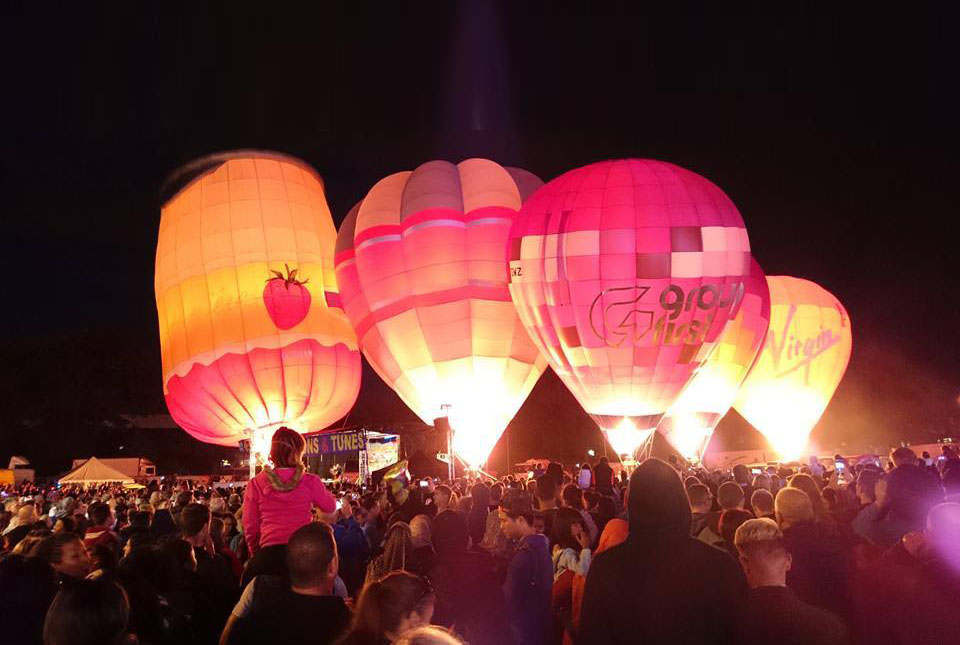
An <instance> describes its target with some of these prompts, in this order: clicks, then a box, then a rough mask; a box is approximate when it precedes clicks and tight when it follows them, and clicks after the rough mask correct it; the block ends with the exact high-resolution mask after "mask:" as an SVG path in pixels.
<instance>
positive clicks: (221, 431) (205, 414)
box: [155, 152, 360, 454]
mask: <svg viewBox="0 0 960 645" xmlns="http://www.w3.org/2000/svg"><path fill="white" fill-rule="evenodd" d="M176 178H177V186H178V190H177V192H176V193H175V194H173V195H172V196H171V197H170V198H169V199H168V200H167V201H166V203H165V204H164V205H163V208H162V214H161V219H160V234H159V239H158V242H157V258H156V275H155V292H156V300H157V313H158V316H159V319H160V349H161V353H162V357H163V391H164V396H165V398H166V403H167V408H168V409H169V410H170V414H171V416H173V419H174V420H175V421H176V422H177V424H178V425H180V426H181V427H182V428H183V429H185V430H186V431H187V432H189V433H190V434H191V435H193V436H194V437H196V438H197V439H200V440H202V441H207V442H210V443H217V444H221V445H234V446H235V445H237V441H238V440H240V439H243V438H245V437H247V438H250V439H251V440H252V442H253V451H254V453H257V454H263V453H265V452H266V450H267V449H268V448H269V441H270V436H271V435H272V432H273V430H275V429H276V428H278V427H280V426H289V427H290V428H293V429H295V430H298V431H307V430H314V429H318V428H323V427H325V426H327V425H329V424H330V423H332V422H333V421H336V420H337V419H339V418H340V417H342V416H344V415H345V414H346V413H347V411H348V410H349V409H350V407H351V406H352V405H353V403H354V401H355V399H356V397H357V393H358V391H359V388H360V354H359V351H358V348H357V344H356V337H355V335H354V333H353V330H352V329H351V328H350V324H349V322H348V320H347V317H346V315H345V314H344V312H343V309H342V308H341V306H340V304H339V293H338V290H337V285H336V278H335V275H334V268H333V253H334V243H335V238H336V231H335V228H334V225H333V220H332V219H331V217H330V211H329V209H328V207H327V203H326V199H325V197H324V190H323V184H322V182H321V180H320V178H319V176H317V174H316V172H315V171H314V170H313V169H312V168H310V167H309V166H307V165H306V164H304V163H303V162H301V161H299V160H296V159H292V158H290V157H286V156H283V155H279V154H275V153H265V152H239V153H228V154H223V155H215V156H213V157H208V158H205V159H201V160H199V161H198V162H195V163H193V164H190V165H189V166H187V167H185V168H184V169H182V170H181V171H180V172H179V173H178V175H177V176H176Z"/></svg>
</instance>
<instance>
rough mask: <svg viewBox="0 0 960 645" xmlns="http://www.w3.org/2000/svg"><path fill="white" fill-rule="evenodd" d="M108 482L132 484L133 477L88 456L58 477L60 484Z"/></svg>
mask: <svg viewBox="0 0 960 645" xmlns="http://www.w3.org/2000/svg"><path fill="white" fill-rule="evenodd" d="M108 482H121V483H130V484H132V483H133V478H132V477H130V476H129V475H125V474H124V473H122V472H120V471H119V470H116V469H115V468H111V467H110V466H108V465H106V464H105V463H103V462H102V461H100V460H99V459H97V458H96V457H90V459H87V460H86V461H85V462H83V463H82V464H80V466H78V467H77V468H74V469H73V470H72V471H70V472H69V473H67V474H66V475H64V476H63V477H61V478H60V483H61V484H104V483H108Z"/></svg>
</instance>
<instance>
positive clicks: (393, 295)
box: [336, 159, 546, 466]
mask: <svg viewBox="0 0 960 645" xmlns="http://www.w3.org/2000/svg"><path fill="white" fill-rule="evenodd" d="M541 183H542V182H540V180H539V179H537V178H536V177H534V176H533V175H532V174H530V173H528V172H526V171H522V170H517V169H512V168H504V167H502V166H499V165H498V164H496V163H494V162H492V161H488V160H485V159H468V160H466V161H463V162H461V163H459V164H452V163H449V162H446V161H431V162H428V163H425V164H423V165H422V166H420V167H419V168H417V169H416V170H414V171H412V172H401V173H397V174H394V175H390V176H389V177H386V178H385V179H383V180H381V181H380V182H378V183H377V184H376V185H375V186H374V187H373V188H371V189H370V191H369V193H367V196H366V197H365V198H364V199H363V201H361V202H360V203H359V204H358V205H357V206H356V207H354V209H353V210H351V212H350V214H349V215H348V216H347V218H346V219H345V220H344V222H343V224H342V225H341V227H340V233H339V237H338V240H337V255H336V267H337V276H338V279H339V283H340V286H341V288H342V292H343V298H344V307H345V309H346V312H347V315H348V316H349V318H350V321H351V323H352V324H353V326H354V328H355V329H356V332H357V337H358V339H359V343H360V348H361V350H362V351H363V353H364V356H366V357H367V360H368V361H369V362H370V364H371V366H372V367H373V369H374V370H375V371H376V372H377V373H378V374H379V375H380V376H381V377H382V378H383V379H384V381H386V382H387V383H388V384H389V385H390V386H391V387H392V388H393V389H394V390H395V391H396V392H397V394H398V395H399V396H400V398H401V399H403V401H404V402H405V403H406V404H407V405H408V406H409V407H410V408H411V409H412V410H413V411H414V412H415V413H416V414H417V415H418V416H419V417H420V418H421V419H423V420H424V422H426V423H432V422H433V420H434V419H436V418H439V417H444V416H448V417H449V419H450V425H451V427H452V429H453V431H454V450H455V452H457V454H459V455H460V456H461V457H463V458H464V459H465V460H467V462H468V463H470V464H471V465H474V466H479V465H481V464H482V463H483V462H484V461H485V460H486V457H487V455H488V454H489V452H490V450H491V449H492V448H493V446H494V445H495V444H496V442H497V439H498V438H499V437H500V434H501V433H502V432H503V430H504V428H505V427H506V426H507V423H509V421H510V419H512V418H513V416H514V414H516V412H517V410H518V409H519V407H520V405H521V404H522V403H523V401H524V400H525V399H526V397H527V395H528V394H529V392H530V390H531V389H532V388H533V385H534V384H535V383H536V381H537V379H538V378H539V377H540V374H541V373H542V372H543V370H544V369H545V367H546V362H545V361H544V360H543V358H541V357H540V354H539V352H538V351H537V348H536V346H535V345H534V344H533V343H532V342H531V341H530V338H529V337H528V336H527V333H526V331H524V329H523V326H522V325H521V324H520V321H519V320H518V318H517V314H516V311H515V310H514V307H513V303H512V302H511V300H510V294H509V292H508V290H507V234H508V232H509V230H510V226H511V225H512V224H513V220H514V218H515V217H516V212H517V209H519V208H520V205H521V203H522V201H523V199H524V198H525V197H526V196H527V195H528V194H529V193H530V192H531V191H532V190H533V189H535V188H536V187H537V186H539V185H540V184H541Z"/></svg>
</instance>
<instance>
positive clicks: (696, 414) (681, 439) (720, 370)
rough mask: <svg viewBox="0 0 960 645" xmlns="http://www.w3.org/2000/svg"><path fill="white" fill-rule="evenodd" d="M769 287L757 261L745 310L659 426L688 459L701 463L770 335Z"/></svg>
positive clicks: (753, 263) (748, 279) (748, 283)
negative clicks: (717, 428)
mask: <svg viewBox="0 0 960 645" xmlns="http://www.w3.org/2000/svg"><path fill="white" fill-rule="evenodd" d="M769 324H770V291H769V289H768V288H767V280H766V276H764V274H763V269H761V268H760V265H759V264H758V263H757V261H756V260H755V259H751V260H750V274H749V275H748V276H747V277H746V278H745V279H744V293H743V302H742V303H741V304H740V311H738V312H737V315H736V316H735V317H734V318H733V319H732V320H731V321H730V322H728V323H727V326H726V327H725V328H724V330H723V333H721V334H720V338H719V339H718V341H717V344H716V347H714V349H713V352H712V353H711V354H710V356H709V358H707V360H706V362H704V363H703V365H701V366H700V369H698V370H697V372H696V374H694V376H693V378H691V379H690V382H689V383H687V387H685V388H684V389H683V392H681V393H680V396H679V397H677V400H676V401H674V403H673V405H672V406H671V407H670V411H669V412H668V413H667V415H666V416H665V417H664V418H663V420H662V421H661V422H660V426H659V427H658V430H660V431H661V432H662V433H663V435H664V436H665V437H666V439H667V441H669V442H670V444H671V445H672V446H673V447H674V448H676V449H677V450H678V451H679V452H680V454H682V455H683V456H684V457H686V458H687V459H691V460H694V461H700V460H701V459H702V458H703V452H704V450H705V449H706V447H707V443H708V442H709V441H710V437H711V436H713V431H714V429H715V428H716V427H717V424H718V423H720V419H722V418H723V416H724V415H725V414H726V413H727V411H728V410H730V407H731V406H732V405H733V402H734V401H735V400H736V398H737V392H738V390H739V389H740V385H741V383H743V380H744V379H745V378H746V376H747V372H749V371H750V367H751V366H752V365H753V363H754V361H755V359H756V358H757V355H758V354H759V352H760V348H761V347H762V346H763V343H764V340H765V339H766V336H767V327H768V326H769Z"/></svg>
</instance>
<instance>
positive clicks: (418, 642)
mask: <svg viewBox="0 0 960 645" xmlns="http://www.w3.org/2000/svg"><path fill="white" fill-rule="evenodd" d="M394 645H463V641H462V640H460V639H459V638H457V636H456V634H454V633H453V632H451V631H450V630H449V629H444V628H443V627H437V626H436V625H425V626H423V627H417V628H416V629H411V630H410V631H408V632H404V634H403V635H402V636H401V637H400V638H398V639H397V640H395V641H394Z"/></svg>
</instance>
